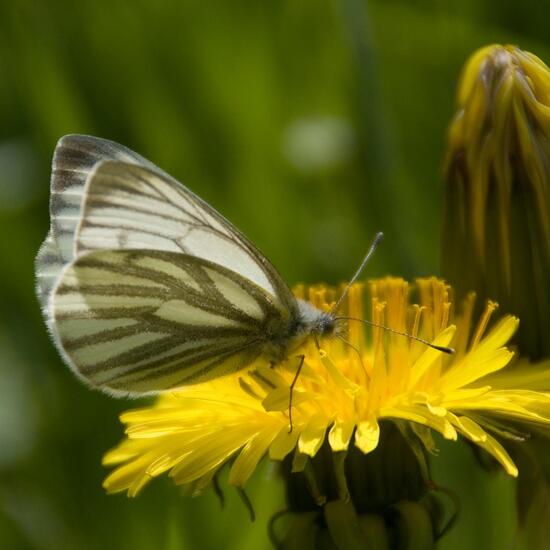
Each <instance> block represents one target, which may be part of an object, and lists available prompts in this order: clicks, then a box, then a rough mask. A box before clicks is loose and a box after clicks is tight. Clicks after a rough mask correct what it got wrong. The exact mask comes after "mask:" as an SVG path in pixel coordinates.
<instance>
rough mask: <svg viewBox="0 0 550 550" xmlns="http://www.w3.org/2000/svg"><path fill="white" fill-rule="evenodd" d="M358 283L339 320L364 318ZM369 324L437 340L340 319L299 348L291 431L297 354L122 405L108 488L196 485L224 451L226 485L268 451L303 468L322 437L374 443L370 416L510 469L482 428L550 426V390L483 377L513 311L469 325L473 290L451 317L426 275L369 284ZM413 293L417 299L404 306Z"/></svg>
mask: <svg viewBox="0 0 550 550" xmlns="http://www.w3.org/2000/svg"><path fill="white" fill-rule="evenodd" d="M364 290H365V289H364V288H363V287H362V285H359V284H356V285H354V286H353V287H352V289H351V291H350V293H349V295H348V300H347V311H346V316H348V317H353V318H361V317H363V314H364V307H363V293H364ZM368 291H369V299H368V302H367V305H368V308H369V309H370V312H371V315H370V316H369V317H368V318H370V319H372V321H373V322H375V323H378V324H384V325H387V326H389V327H391V328H392V329H394V330H397V331H406V332H409V333H410V334H412V335H418V336H420V337H422V338H426V339H428V340H430V341H433V343H434V344H437V345H441V346H448V345H451V346H453V347H454V348H455V349H456V353H455V354H454V355H446V354H443V353H441V352H439V351H437V350H434V349H432V348H429V347H427V346H426V345H424V344H422V343H421V342H418V341H415V340H412V339H409V338H407V337H405V336H400V335H398V334H395V333H390V332H388V331H384V330H383V329H381V328H373V329H372V330H368V331H365V330H364V326H363V324H362V323H361V322H359V321H353V320H350V321H348V324H347V326H346V327H343V330H342V331H341V333H340V334H339V335H338V336H337V337H333V338H330V339H327V340H325V341H323V342H321V349H317V347H316V346H315V344H314V343H313V342H311V343H307V344H306V345H305V346H304V350H303V353H304V354H305V356H306V358H305V363H304V366H303V369H302V371H301V373H300V376H299V378H298V380H297V383H296V386H295V388H294V394H293V405H292V422H293V429H292V432H290V433H289V414H288V413H289V410H288V405H289V386H290V384H291V382H292V380H293V378H294V375H295V372H296V369H297V367H298V364H299V360H298V359H297V358H295V357H290V358H289V359H288V360H287V361H286V362H285V363H284V364H282V365H277V366H275V367H274V368H270V367H269V366H266V365H264V364H261V363H258V364H256V365H254V366H253V368H252V369H251V370H250V372H247V373H245V374H242V373H240V374H238V375H234V376H229V377H226V378H223V379H218V380H214V381H212V382H208V383H204V384H200V385H196V386H192V387H189V388H185V389H182V390H178V391H173V392H169V393H165V394H163V395H162V396H161V397H160V398H159V399H158V400H157V402H156V403H155V404H154V405H152V406H150V407H147V408H143V409H139V410H134V411H130V412H126V413H124V414H123V415H122V417H121V420H122V422H123V423H124V424H125V425H126V426H127V428H126V434H127V439H126V440H124V441H123V442H122V443H121V444H120V445H119V446H118V447H116V448H115V449H113V450H111V451H110V452H108V453H107V454H106V455H105V458H104V463H105V464H106V465H109V466H116V468H115V470H114V471H113V472H112V473H111V474H110V475H109V476H108V478H107V479H106V480H105V484H104V485H105V488H106V489H107V491H109V492H118V491H127V492H128V494H129V495H130V496H134V495H136V494H137V493H138V492H139V491H140V490H141V489H142V488H143V486H144V485H145V484H146V483H147V482H148V481H149V480H151V479H152V478H153V477H156V476H158V475H160V474H163V473H165V472H169V475H170V477H171V478H172V479H173V480H174V482H175V483H177V484H193V488H194V490H195V491H200V490H202V489H203V488H205V487H206V486H208V484H209V483H210V481H211V480H212V478H213V476H214V475H215V473H216V472H217V471H218V469H219V468H220V467H221V466H222V465H223V464H224V463H226V462H227V461H229V460H230V459H231V461H232V465H231V470H230V475H229V482H230V483H231V484H232V485H235V486H238V487H242V486H244V484H245V483H246V481H247V480H248V478H249V477H250V475H251V474H252V473H253V471H254V469H255V468H256V466H257V464H258V462H259V461H260V459H261V458H262V457H264V456H265V455H269V457H270V458H271V459H272V460H277V461H280V460H282V459H284V458H285V457H286V456H287V455H289V454H290V453H294V456H293V469H294V470H295V471H299V470H301V469H303V467H304V465H305V463H306V462H307V458H308V457H313V456H315V454H316V453H317V451H318V450H319V449H320V447H321V445H322V444H323V442H324V441H325V439H327V440H328V444H329V445H330V448H331V449H332V451H333V452H338V451H345V450H346V449H348V447H349V446H350V445H355V446H356V447H358V448H359V449H360V450H361V451H362V452H363V453H369V452H370V451H372V450H374V449H375V448H376V447H377V446H378V444H379V442H380V427H379V422H380V421H381V420H384V419H388V420H399V421H405V422H407V423H410V425H411V427H412V428H413V430H414V432H415V433H416V436H417V437H418V438H419V439H420V440H421V441H422V442H423V443H424V444H425V446H426V448H427V449H429V450H430V449H433V446H434V445H433V441H432V439H431V431H432V430H435V431H436V432H439V433H440V434H442V435H443V437H445V438H446V439H451V440H456V439H457V436H458V434H461V435H462V436H464V437H466V438H467V439H469V440H470V441H472V442H474V443H475V444H476V445H479V446H480V447H482V448H483V449H485V450H487V451H488V452H489V453H491V454H492V455H493V456H494V457H495V458H496V459H497V460H498V461H499V462H500V463H501V464H502V465H503V466H504V468H505V470H506V471H507V472H508V473H509V474H511V475H514V476H515V475H517V468H516V466H515V465H514V463H513V461H512V459H511V458H510V456H509V455H508V454H507V452H506V451H505V450H504V448H503V447H502V445H501V444H500V443H499V442H498V441H497V440H496V439H495V438H494V437H493V435H490V432H493V433H498V434H500V435H503V434H504V435H506V430H505V429H504V428H503V424H504V425H505V424H506V420H513V421H526V422H530V423H539V424H543V425H544V424H550V396H549V395H547V394H543V393H538V392H535V391H522V390H521V389H515V388H506V389H497V388H495V387H492V386H490V385H488V384H486V383H484V382H483V380H481V379H483V377H485V376H487V375H489V374H492V373H493V377H494V376H495V375H494V373H496V372H497V371H499V370H500V369H502V368H504V367H505V366H506V365H507V364H508V363H509V361H510V359H511V358H512V356H513V353H512V352H511V351H509V350H508V349H506V347H504V346H505V345H506V342H507V341H508V340H509V338H510V337H511V336H512V334H513V333H514V331H515V330H516V328H517V325H518V321H517V319H516V318H515V317H512V316H507V317H504V318H503V319H501V320H500V321H499V322H498V323H496V324H495V326H494V327H493V328H491V329H489V330H488V329H487V325H488V322H489V319H490V317H491V312H492V311H493V309H494V307H495V306H494V304H488V306H487V308H486V311H485V313H484V315H483V317H482V318H481V320H480V321H479V322H478V324H477V326H476V327H474V326H473V324H472V318H471V317H472V315H471V312H472V304H473V297H470V300H469V301H468V302H467V303H466V307H465V311H464V313H463V314H462V316H460V317H459V316H456V315H453V311H452V304H451V301H450V292H451V290H450V288H449V287H448V286H447V285H446V284H445V283H444V282H442V281H440V280H437V279H435V278H431V279H420V280H417V281H416V283H415V284H414V285H411V284H409V283H407V282H406V281H404V280H402V279H397V278H385V279H380V280H375V281H372V282H371V283H370V284H369V285H368ZM296 294H297V295H298V296H299V297H303V298H306V299H309V300H310V301H311V302H312V303H313V304H314V305H315V306H317V307H320V308H325V309H328V308H329V307H330V305H331V303H332V302H333V301H334V297H335V291H334V289H329V288H326V287H324V286H316V287H309V288H304V287H300V288H298V289H296ZM413 294H415V295H416V297H417V302H418V304H413V303H411V295H413Z"/></svg>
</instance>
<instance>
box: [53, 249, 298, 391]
mask: <svg viewBox="0 0 550 550" xmlns="http://www.w3.org/2000/svg"><path fill="white" fill-rule="evenodd" d="M51 308H52V312H53V318H54V326H55V331H54V332H55V336H56V339H57V340H58V344H59V345H60V347H61V348H62V351H63V353H64V354H65V356H66V357H67V359H68V362H69V364H70V365H71V367H72V368H73V370H75V371H76V372H77V374H78V375H79V376H80V377H82V378H84V379H85V380H86V381H88V382H89V383H91V384H92V385H94V386H101V387H103V388H108V389H111V390H113V391H114V392H118V393H120V392H121V393H128V394H132V393H144V392H151V391H159V390H163V389H168V388H172V387H176V386H180V385H186V384H192V383H197V382H202V381H205V380H209V379H212V378H217V377H219V376H223V375H224V374H228V373H229V372H233V371H236V370H239V369H241V368H244V367H246V366H247V365H248V364H250V363H251V362H252V361H253V360H254V359H256V358H257V357H258V356H259V355H261V353H262V350H263V347H264V345H265V343H266V341H267V338H268V337H267V336H266V334H267V332H268V327H269V326H273V325H274V324H278V325H280V326H282V325H284V324H285V323H289V322H290V321H291V320H290V319H289V318H288V312H286V311H285V310H281V309H280V308H279V307H277V304H275V303H274V302H273V300H272V297H271V296H270V295H269V294H268V293H266V292H265V290H264V289H262V288H261V287H259V286H258V285H256V284H255V283H253V282H251V281H249V280H248V279H245V278H244V277H241V276H240V275H238V274H236V273H235V272H233V271H231V270H228V269H226V268H224V267H223V266H220V265H218V264H216V263H213V262H209V261H207V260H203V259H201V258H197V257H193V256H189V255H185V254H181V253H174V252H167V251H157V250H128V251H124V250H114V251H113V250H108V251H106V250H100V251H93V252H89V253H86V254H83V255H81V256H79V257H78V258H77V259H76V260H75V261H74V262H73V263H72V264H69V265H68V266H67V267H66V268H65V269H64V271H63V273H62V276H61V278H60V282H59V284H58V285H57V287H56V289H55V290H54V292H53V295H52V303H51Z"/></svg>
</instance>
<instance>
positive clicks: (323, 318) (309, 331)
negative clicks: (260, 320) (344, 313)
mask: <svg viewBox="0 0 550 550" xmlns="http://www.w3.org/2000/svg"><path fill="white" fill-rule="evenodd" d="M334 331H335V320H334V316H333V315H332V314H331V313H327V312H324V311H321V310H319V309H317V308H316V307H314V306H312V305H311V304H309V303H308V302H305V301H303V300H298V309H297V311H296V314H295V315H293V316H292V317H291V318H290V319H288V321H287V322H284V323H281V324H277V326H273V325H271V326H270V327H268V330H267V332H268V333H267V342H266V344H265V346H264V350H263V351H264V353H265V356H266V357H267V358H269V360H270V361H271V362H274V363H279V362H281V361H284V360H285V359H287V358H288V357H289V355H290V353H291V352H292V351H293V350H295V349H296V348H298V347H300V346H301V345H302V344H303V343H304V342H305V341H306V340H307V339H308V338H315V339H316V340H319V339H320V338H323V337H324V336H331V335H332V334H334Z"/></svg>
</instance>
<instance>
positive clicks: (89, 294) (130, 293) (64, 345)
mask: <svg viewBox="0 0 550 550" xmlns="http://www.w3.org/2000/svg"><path fill="white" fill-rule="evenodd" d="M50 216H51V227H50V231H49V233H48V236H47V237H46V240H45V242H44V244H43V245H42V247H41V248H40V251H39V253H38V256H37V259H36V275H37V292H38V296H39V300H40V302H41V304H42V308H43V312H44V316H45V319H46V323H47V325H48V327H49V329H50V331H51V333H52V336H53V339H54V341H55V343H56V345H57V347H58V349H59V351H60V353H61V355H62V357H63V358H64V360H65V361H66V363H67V364H68V365H69V366H70V367H71V369H72V370H73V371H74V372H75V373H76V374H77V375H78V376H79V377H80V378H82V379H84V380H85V381H86V382H88V383H90V384H91V385H93V386H96V387H99V388H101V389H104V390H107V391H109V392H111V393H115V394H141V393H149V392H156V391H160V390H165V389H168V388H174V387H178V386H184V385H187V384H194V383H198V382H203V381H206V380H210V379H213V378H217V377H220V376H223V375H225V374H228V373H231V372H235V371H239V370H241V369H244V368H246V367H247V366H249V365H250V364H251V363H252V362H253V361H255V360H256V359H258V358H260V357H261V358H264V359H265V360H266V361H269V362H272V363H278V362H280V361H283V360H284V359H285V358H287V357H288V355H289V353H290V352H291V350H293V349H294V348H296V347H297V346H299V345H300V344H301V343H303V342H304V340H305V339H306V338H308V337H310V336H314V337H316V338H320V337H322V336H326V335H331V334H333V333H334V330H335V324H336V322H335V321H336V318H335V315H334V311H336V309H334V310H333V311H332V312H329V313H326V312H322V311H319V310H317V309H315V308H314V307H313V306H311V305H310V304H308V303H306V302H304V301H302V300H297V299H296V298H295V297H294V296H293V294H292V293H291V291H290V289H289V288H288V286H287V285H286V284H285V282H284V281H283V280H282V279H281V277H280V275H279V274H278V272H277V271H276V269H275V268H274V267H273V266H272V265H271V263H270V262H269V261H268V260H267V259H266V258H265V257H264V256H263V255H262V253H261V252H260V251H259V250H258V249H257V248H256V247H255V246H254V245H253V244H252V243H251V242H250V241H249V240H248V239H247V238H246V237H245V236H244V235H243V234H242V233H241V232H240V231H239V230H238V229H236V228H235V227H234V226H233V225H232V224H231V223H229V222H228V221H227V220H226V219H225V218H224V217H223V216H221V215H220V214H219V213H218V212H216V211H215V210H214V209H213V208H212V207H210V206H209V205H208V204H206V203H205V202H204V201H203V200H201V199H200V198H199V197H197V196H196V195H195V194H194V193H192V192H191V191H190V190H189V189H187V188H186V187H184V186H183V185H182V184H180V183H179V182H177V181H176V180H174V179H173V178H171V177H170V176H169V175H167V174H166V173H165V172H163V171H162V170H160V169H159V168H157V167H156V166H155V165H153V164H152V163H151V162H149V161H147V160H146V159H144V158H143V157H141V156H139V155H137V154H136V153H134V152H132V151H130V150H129V149H127V148H126V147H123V146H121V145H118V144H116V143H113V142H111V141H107V140H103V139H99V138H94V137H89V136H81V135H69V136H65V137H63V138H62V139H61V140H60V141H59V143H58V144H57V147H56V150H55V154H54V158H53V168H52V180H51V200H50ZM363 263H366V262H363Z"/></svg>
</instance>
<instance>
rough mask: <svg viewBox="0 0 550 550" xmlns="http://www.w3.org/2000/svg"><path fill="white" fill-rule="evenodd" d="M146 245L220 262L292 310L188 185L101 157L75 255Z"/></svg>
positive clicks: (246, 245) (279, 283) (262, 267)
mask: <svg viewBox="0 0 550 550" xmlns="http://www.w3.org/2000/svg"><path fill="white" fill-rule="evenodd" d="M134 248H147V249H156V250H167V251H172V252H182V253H185V254H189V255H191V256H196V257H199V258H204V259H207V260H209V261H212V262H214V263H217V264H219V265H221V266H224V267H226V268H228V269H231V270H232V271H235V272H236V273H239V274H240V275H242V276H243V277H245V278H247V279H249V280H251V281H253V282H255V283H256V284H257V285H259V286H261V287H262V288H264V289H265V290H266V291H267V292H268V293H270V294H271V295H273V296H274V297H275V298H276V299H277V300H280V301H281V305H282V306H284V307H286V308H288V309H292V310H295V309H296V301H295V299H294V297H293V296H292V294H291V292H290V290H289V289H288V287H287V285H286V284H285V283H284V281H283V280H282V279H281V277H280V275H279V274H278V273H277V271H276V270H275V268H274V267H273V266H272V265H271V264H270V263H269V262H268V261H267V260H266V259H265V257H264V256H263V254H262V253H261V252H259V251H258V249H257V248H256V247H255V246H254V245H253V244H252V243H251V242H250V241H249V240H248V239H246V237H244V235H242V233H241V232H240V231H238V230H237V229H236V228H235V227H234V226H233V225H232V224H231V223H230V222H228V221H227V220H226V219H225V218H224V217H223V216H221V215H220V214H219V213H218V212H216V211H215V210H214V209H213V208H211V207H210V206H209V205H208V204H207V203H205V202H204V201H203V200H202V199H200V198H199V197H197V196H196V195H195V194H194V193H192V192H191V191H190V190H189V189H187V188H186V187H184V186H183V185H181V184H180V183H179V182H177V181H176V180H174V179H173V178H171V177H169V176H167V175H166V174H164V173H162V172H160V171H158V170H156V169H154V168H151V167H147V166H138V165H132V164H128V163H124V162H116V161H106V162H102V163H100V164H98V165H97V166H96V168H95V169H94V172H93V173H92V174H91V175H90V178H89V180H88V183H87V185H86V190H85V198H84V202H83V206H82V217H81V222H80V226H79V229H78V230H77V235H76V251H77V254H78V253H81V252H84V251H87V250H97V249H134Z"/></svg>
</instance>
